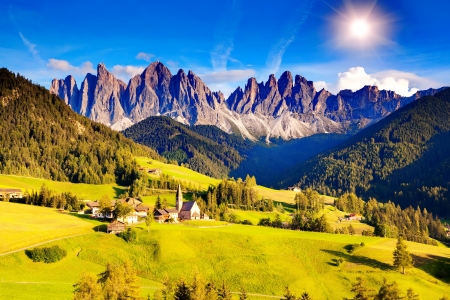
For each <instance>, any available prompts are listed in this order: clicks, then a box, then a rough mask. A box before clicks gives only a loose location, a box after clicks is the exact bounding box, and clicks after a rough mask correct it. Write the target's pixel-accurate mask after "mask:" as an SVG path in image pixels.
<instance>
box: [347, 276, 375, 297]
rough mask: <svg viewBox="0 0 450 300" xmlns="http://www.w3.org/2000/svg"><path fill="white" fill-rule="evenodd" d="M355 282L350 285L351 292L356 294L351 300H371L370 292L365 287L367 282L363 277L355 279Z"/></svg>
mask: <svg viewBox="0 0 450 300" xmlns="http://www.w3.org/2000/svg"><path fill="white" fill-rule="evenodd" d="M356 280H357V282H356V283H354V284H353V285H352V289H351V291H352V292H354V293H356V295H355V297H354V298H352V300H371V299H373V297H372V295H371V294H370V293H371V292H372V290H370V289H369V288H368V287H367V282H366V280H365V279H364V278H363V277H358V278H356Z"/></svg>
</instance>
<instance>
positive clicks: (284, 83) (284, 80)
mask: <svg viewBox="0 0 450 300" xmlns="http://www.w3.org/2000/svg"><path fill="white" fill-rule="evenodd" d="M293 87H294V84H293V79H292V74H291V72H289V71H285V72H284V73H283V74H281V76H280V79H278V92H279V93H280V95H281V97H283V98H287V97H289V96H291V95H292V88H293Z"/></svg>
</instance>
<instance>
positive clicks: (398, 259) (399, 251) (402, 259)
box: [393, 237, 413, 274]
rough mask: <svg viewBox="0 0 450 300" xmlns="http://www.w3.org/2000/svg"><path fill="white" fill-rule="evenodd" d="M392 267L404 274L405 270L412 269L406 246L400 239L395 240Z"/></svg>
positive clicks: (411, 261)
mask: <svg viewBox="0 0 450 300" xmlns="http://www.w3.org/2000/svg"><path fill="white" fill-rule="evenodd" d="M393 255H394V266H395V267H397V268H399V269H400V268H401V269H402V273H403V274H405V268H409V267H412V265H413V260H412V257H411V254H410V253H409V251H408V250H407V246H406V244H405V242H404V241H403V239H402V238H401V237H398V239H397V245H396V247H395V250H394V253H393Z"/></svg>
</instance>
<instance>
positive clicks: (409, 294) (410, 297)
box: [405, 288, 420, 300]
mask: <svg viewBox="0 0 450 300" xmlns="http://www.w3.org/2000/svg"><path fill="white" fill-rule="evenodd" d="M405 299H406V300H420V297H419V295H418V294H416V293H414V291H413V289H412V288H409V289H408V290H407V291H406V298H405Z"/></svg>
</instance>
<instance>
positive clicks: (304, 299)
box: [299, 292, 312, 300]
mask: <svg viewBox="0 0 450 300" xmlns="http://www.w3.org/2000/svg"><path fill="white" fill-rule="evenodd" d="M299 300H312V298H311V296H310V295H309V294H308V293H307V292H303V293H302V295H301V296H300V298H299Z"/></svg>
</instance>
